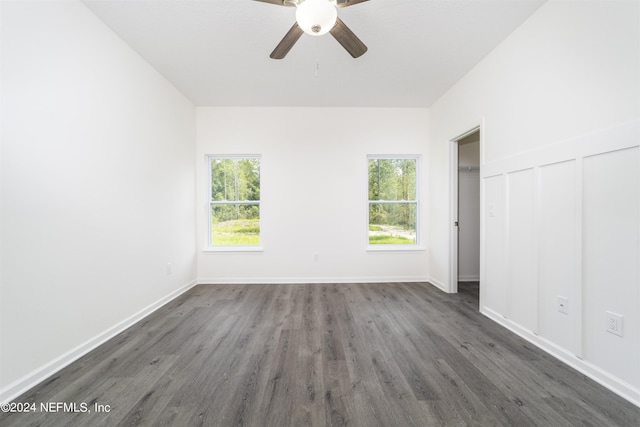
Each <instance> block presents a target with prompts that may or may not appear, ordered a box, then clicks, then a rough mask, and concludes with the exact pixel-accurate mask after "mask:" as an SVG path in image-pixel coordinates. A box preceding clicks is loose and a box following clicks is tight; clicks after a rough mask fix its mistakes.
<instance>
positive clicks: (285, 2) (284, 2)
mask: <svg viewBox="0 0 640 427" xmlns="http://www.w3.org/2000/svg"><path fill="white" fill-rule="evenodd" d="M254 1H259V2H262V3H271V4H277V5H278V6H289V7H293V6H295V5H296V4H295V3H294V2H291V1H290V0H254ZM361 1H362V0H361ZM365 1H366V0H365Z"/></svg>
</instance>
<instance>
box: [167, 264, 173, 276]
mask: <svg viewBox="0 0 640 427" xmlns="http://www.w3.org/2000/svg"><path fill="white" fill-rule="evenodd" d="M171 273H173V265H171V263H170V262H168V263H167V276H170V275H171Z"/></svg>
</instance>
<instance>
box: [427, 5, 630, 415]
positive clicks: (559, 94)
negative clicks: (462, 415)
mask: <svg viewBox="0 0 640 427" xmlns="http://www.w3.org/2000/svg"><path fill="white" fill-rule="evenodd" d="M638 76H640V3H638V2H637V1H633V0H628V1H627V0H621V1H616V2H610V1H589V2H577V1H576V2H567V1H549V2H546V3H545V4H544V5H542V6H541V7H540V9H538V11H536V13H534V14H533V15H532V16H531V17H530V18H529V19H528V20H527V21H526V22H525V23H523V24H522V25H521V26H520V27H519V28H518V29H516V31H514V32H513V33H512V34H511V35H510V36H509V37H508V38H507V39H506V40H505V41H504V42H503V43H502V44H500V45H499V46H498V47H496V49H495V50H494V51H493V52H491V53H490V54H489V55H487V57H486V58H485V59H484V60H483V61H481V62H480V63H479V64H478V65H477V66H476V67H475V68H474V69H473V70H471V71H470V72H469V73H468V74H467V75H466V76H465V77H464V78H462V79H461V80H460V81H459V82H458V83H457V84H456V85H455V86H453V87H452V88H451V89H450V90H449V91H448V92H447V93H446V94H445V95H444V96H443V97H442V98H440V99H439V100H438V101H437V102H436V103H434V105H433V106H432V107H431V109H430V110H429V117H430V125H429V129H430V133H429V162H430V163H429V173H430V176H429V182H430V187H429V201H430V205H429V223H430V226H429V239H430V246H429V252H428V254H429V262H430V264H429V274H430V276H431V278H432V279H431V280H432V282H434V283H436V284H437V285H438V286H440V287H441V288H443V289H452V284H451V283H450V277H449V272H450V271H451V265H452V262H451V259H450V253H451V245H450V242H449V236H450V234H451V227H452V226H453V223H452V217H451V214H450V208H449V207H450V206H451V201H450V200H449V193H450V188H449V186H447V185H443V183H446V179H447V177H448V176H450V173H451V172H450V171H449V170H448V169H447V165H449V164H451V162H450V159H449V158H448V155H449V152H450V150H449V147H450V145H451V142H450V141H452V140H454V139H455V138H456V137H457V136H458V135H462V134H464V133H465V132H468V131H469V130H470V129H473V128H476V127H479V128H480V130H481V136H482V141H481V156H480V160H481V161H480V163H481V177H482V192H483V196H482V198H481V218H482V225H481V240H482V249H481V271H480V276H481V285H480V289H481V304H482V307H481V309H482V312H483V313H485V314H486V315H487V316H490V317H491V318H493V319H494V320H496V321H498V322H500V323H502V324H503V325H505V326H507V327H509V328H511V329H512V330H513V331H516V332H517V333H519V334H521V335H522V336H524V337H525V338H527V339H528V340H530V341H531V342H534V343H536V344H537V345H539V346H540V347H542V348H544V349H545V350H547V351H549V352H550V353H552V354H554V355H556V356H557V357H559V358H561V359H562V360H564V361H566V362H568V363H570V364H571V365H572V366H574V367H575V368H577V369H579V370H581V371H582V372H584V373H585V374H587V375H590V376H591V377H592V378H594V379H596V380H597V381H600V382H601V383H603V384H605V385H606V386H608V387H610V388H611V389H612V390H615V391H616V392H618V393H620V394H621V395H623V396H625V397H627V398H628V399H629V400H631V401H633V402H635V403H636V404H638V405H640V331H639V330H638V329H639V327H640V326H639V324H640V319H639V318H638V314H637V313H639V312H640V280H639V273H638V268H639V266H640V257H639V252H638V244H639V243H638V242H639V240H640V234H639V231H638V224H639V223H640V216H639V213H638V197H639V190H640V188H639V183H638V169H640V159H639V156H640V154H639V152H638V151H639V148H638V144H639V141H640V130H639V129H638V127H639V125H638V119H639V118H640V102H639V100H640V79H639V78H638ZM558 297H561V298H564V299H566V301H567V304H566V305H567V307H566V308H567V311H568V314H563V313H560V312H559V311H558ZM606 311H610V312H612V313H617V314H620V315H622V316H623V329H624V331H623V332H624V333H623V336H622V337H620V336H617V335H614V334H611V333H609V332H607V331H606V330H605V324H606V322H605V312H606Z"/></svg>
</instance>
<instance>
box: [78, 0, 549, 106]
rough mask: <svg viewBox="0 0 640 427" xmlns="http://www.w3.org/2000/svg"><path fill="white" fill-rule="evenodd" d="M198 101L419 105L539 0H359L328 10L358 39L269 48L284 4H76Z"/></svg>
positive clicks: (231, 0) (245, 0)
mask: <svg viewBox="0 0 640 427" xmlns="http://www.w3.org/2000/svg"><path fill="white" fill-rule="evenodd" d="M83 2H84V3H85V4H86V5H87V6H88V7H89V8H90V9H91V10H92V11H93V12H94V13H95V14H96V15H97V16H98V17H99V18H100V19H101V20H102V21H103V22H105V23H106V24H107V25H108V26H109V27H111V29H112V30H113V31H114V32H115V33H116V34H118V35H119V36H120V37H121V38H122V39H123V40H124V41H125V42H126V43H128V44H129V45H130V46H131V47H132V48H133V49H135V50H136V51H137V52H138V53H139V54H140V55H142V57H144V58H145V59H146V60H147V61H148V62H149V63H150V64H151V65H152V66H153V67H155V68H156V69H157V70H158V71H159V72H160V73H162V74H163V75H164V76H165V77H166V78H167V79H168V80H169V81H171V82H172V83H173V84H174V85H175V86H176V87H177V88H178V89H179V90H180V91H181V92H182V93H184V94H185V95H186V96H187V97H188V98H189V99H190V100H191V101H192V102H193V103H194V104H196V105H198V106H302V107H307V106H309V107H311V106H313V107H323V106H326V107H428V106H430V105H431V104H432V103H433V102H434V101H435V100H436V99H438V97H440V96H441V95H442V94H443V93H444V92H445V91H446V90H447V89H448V88H450V87H451V86H452V85H453V84H454V83H455V82H456V81H457V80H459V79H460V78H461V77H462V76H464V75H465V74H466V73H467V72H468V71H469V70H470V69H471V68H472V67H473V66H474V65H476V64H477V63H478V62H479V61H480V60H481V59H482V58H483V57H484V56H485V55H487V54H488V53H489V52H490V51H491V50H492V49H493V48H495V47H496V46H497V45H498V44H499V43H500V42H501V41H502V40H504V39H505V37H507V36H508V35H509V34H510V33H511V32H512V31H513V30H514V29H515V28H517V27H518V26H519V25H520V24H521V23H522V22H523V21H524V20H526V19H527V17H529V16H530V15H531V14H532V13H533V12H534V11H535V10H536V9H537V8H538V7H540V5H541V4H542V3H543V2H544V0H370V1H368V2H364V3H360V4H357V5H354V6H350V7H347V8H341V9H339V12H338V14H339V17H340V18H341V19H342V20H343V21H344V22H345V23H346V24H347V25H348V26H349V28H351V30H352V31H353V32H354V33H355V34H356V35H357V36H358V37H359V38H360V39H361V40H362V41H363V42H364V43H365V44H366V45H367V46H368V48H369V51H368V52H367V53H366V54H364V55H363V56H362V57H360V58H358V59H353V58H351V56H349V54H348V53H347V52H346V51H345V50H344V49H343V48H342V47H341V46H340V45H339V44H338V43H337V41H336V40H335V39H334V38H333V37H332V36H331V35H329V34H327V35H324V36H321V37H312V36H309V35H306V34H304V35H303V36H302V38H301V39H300V40H299V41H298V43H297V44H296V45H295V46H294V47H293V49H292V50H291V51H290V52H289V54H288V55H287V57H286V58H285V59H283V60H273V59H271V58H269V54H270V53H271V51H272V50H273V49H274V48H275V46H276V45H277V44H278V42H279V41H280V40H281V39H282V37H283V36H284V35H285V33H286V32H287V31H288V30H289V28H290V27H291V26H292V25H293V23H294V22H295V8H289V7H281V6H277V5H272V4H267V3H261V2H257V1H253V0H196V1H193V0H83Z"/></svg>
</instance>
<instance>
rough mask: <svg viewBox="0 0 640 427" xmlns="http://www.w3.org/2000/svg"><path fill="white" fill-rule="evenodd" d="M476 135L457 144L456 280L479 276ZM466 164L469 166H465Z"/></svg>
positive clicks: (478, 156)
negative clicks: (457, 225)
mask: <svg viewBox="0 0 640 427" xmlns="http://www.w3.org/2000/svg"><path fill="white" fill-rule="evenodd" d="M479 138H480V135H479V134H475V135H473V138H472V139H475V141H470V140H469V141H467V139H465V140H464V141H465V142H464V143H463V142H462V141H461V142H460V143H459V145H458V165H459V167H460V168H459V170H458V224H459V227H458V281H459V282H465V281H466V282H469V281H478V280H480V171H479V170H478V166H480V140H479ZM465 167H470V169H465Z"/></svg>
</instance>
